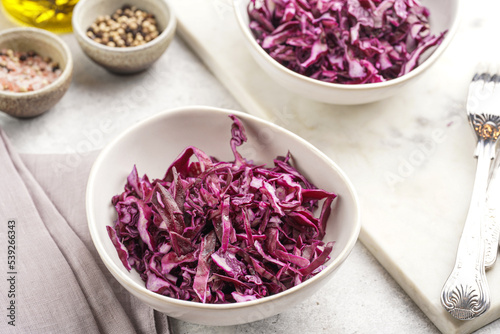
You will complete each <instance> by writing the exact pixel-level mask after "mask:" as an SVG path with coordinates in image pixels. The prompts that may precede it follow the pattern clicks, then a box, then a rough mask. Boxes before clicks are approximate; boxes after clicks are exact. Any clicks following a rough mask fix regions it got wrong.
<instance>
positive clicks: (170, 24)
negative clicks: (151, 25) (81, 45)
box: [72, 0, 177, 54]
mask: <svg viewBox="0 0 500 334" xmlns="http://www.w3.org/2000/svg"><path fill="white" fill-rule="evenodd" d="M85 3H86V1H85V0H81V1H79V2H78V3H77V4H76V6H75V9H74V10H73V17H72V25H73V33H76V34H78V35H79V36H80V37H81V38H82V39H83V40H84V41H85V42H87V43H89V44H90V45H92V46H93V47H95V48H99V49H102V50H105V51H107V52H116V53H118V54H120V53H128V52H138V51H141V50H145V49H149V48H153V47H154V46H155V45H156V44H158V43H161V41H162V40H164V39H166V38H168V37H169V36H170V35H172V33H173V32H175V29H176V26H177V18H176V16H175V15H174V12H173V10H172V7H171V6H170V5H169V4H168V2H166V1H165V0H163V3H164V5H165V8H166V9H167V11H168V16H169V17H168V21H167V25H166V26H165V29H163V30H162V31H161V32H160V34H158V37H156V38H155V39H153V40H151V41H149V42H147V43H145V44H143V45H138V46H129V47H126V48H117V47H112V46H107V45H103V44H100V43H97V42H96V41H94V40H92V39H90V38H89V37H88V36H87V35H86V34H85V32H84V30H86V29H87V28H88V27H87V28H85V27H82V26H81V25H79V24H76V20H77V17H78V15H79V14H80V10H81V8H83V6H85ZM137 6H140V5H137Z"/></svg>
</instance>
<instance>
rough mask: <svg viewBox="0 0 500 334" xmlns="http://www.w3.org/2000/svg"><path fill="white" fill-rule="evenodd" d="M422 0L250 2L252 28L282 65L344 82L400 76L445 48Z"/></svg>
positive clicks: (321, 77) (282, 0) (370, 81)
mask: <svg viewBox="0 0 500 334" xmlns="http://www.w3.org/2000/svg"><path fill="white" fill-rule="evenodd" d="M429 14H430V13H429V10H428V9H427V8H426V7H424V6H422V5H421V4H420V3H419V1H418V0H250V3H249V6H248V15H249V18H250V25H249V27H250V29H251V31H252V32H253V34H254V37H255V38H256V40H257V42H258V44H259V45H260V46H261V47H262V48H263V49H264V50H265V51H266V52H267V53H268V54H269V55H270V56H271V57H272V58H274V59H275V60H276V61H278V62H279V63H280V64H282V65H284V66H285V67H287V68H289V69H290V70H292V71H295V72H297V73H299V74H302V75H305V76H308V77H310V78H314V79H318V80H322V81H326V82H330V83H341V84H363V83H376V82H382V81H387V80H391V79H394V78H397V77H400V76H402V75H404V74H406V73H408V72H410V71H411V70H413V69H414V68H416V67H417V66H418V65H419V62H420V61H421V56H422V54H423V53H424V52H425V51H426V50H429V49H431V48H433V47H434V46H436V45H439V44H441V42H442V40H443V38H444V36H445V34H446V31H444V32H442V33H440V34H439V35H432V34H431V32H430V28H429Z"/></svg>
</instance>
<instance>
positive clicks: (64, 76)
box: [0, 27, 73, 97]
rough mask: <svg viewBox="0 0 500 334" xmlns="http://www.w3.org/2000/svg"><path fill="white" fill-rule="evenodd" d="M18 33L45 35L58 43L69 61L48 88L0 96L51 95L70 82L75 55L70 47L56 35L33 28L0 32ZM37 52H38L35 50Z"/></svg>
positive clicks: (3, 33) (7, 93)
mask: <svg viewBox="0 0 500 334" xmlns="http://www.w3.org/2000/svg"><path fill="white" fill-rule="evenodd" d="M18 32H32V34H35V35H44V36H46V37H48V38H50V39H52V40H53V42H54V43H57V44H58V45H59V46H60V47H61V49H62V50H63V52H64V54H65V56H66V58H67V61H66V65H65V66H64V70H63V71H62V73H61V75H60V76H59V77H58V78H57V79H56V80H54V81H53V82H51V83H50V84H48V85H47V86H45V87H43V88H40V89H37V90H34V91H30V92H10V91H4V90H0V95H4V96H9V97H29V96H34V95H41V94H44V93H50V91H52V90H53V89H54V88H55V87H57V86H60V85H62V84H63V83H64V82H66V80H69V79H70V77H71V75H72V73H73V55H72V54H71V51H70V49H69V47H68V45H67V44H66V43H65V42H64V41H63V40H62V39H61V38H60V37H59V36H57V35H56V34H55V33H53V32H50V31H47V30H43V29H40V28H32V27H16V28H9V29H6V30H3V31H1V32H0V36H5V35H9V34H13V33H18ZM35 51H36V50H35ZM46 56H48V57H51V55H46Z"/></svg>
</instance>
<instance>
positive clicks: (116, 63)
mask: <svg viewBox="0 0 500 334" xmlns="http://www.w3.org/2000/svg"><path fill="white" fill-rule="evenodd" d="M124 5H130V6H136V7H137V8H139V9H142V10H144V11H146V12H148V13H151V14H154V15H155V18H156V21H157V23H158V30H159V31H160V34H159V35H158V37H156V38H155V39H153V40H152V41H150V42H147V43H146V44H143V45H139V46H132V47H124V48H119V47H111V46H107V45H102V44H99V43H97V42H95V41H94V40H92V39H91V38H89V37H88V36H87V35H86V33H87V29H88V28H89V27H90V25H91V24H92V23H93V22H94V21H95V20H96V19H97V17H98V16H100V15H112V14H113V13H114V12H115V11H116V10H117V9H118V8H121V7H122V6H124ZM72 23H73V32H74V34H75V36H76V39H77V41H78V43H79V44H80V47H81V48H82V50H83V51H84V52H85V54H86V55H87V56H88V57H89V58H90V59H92V60H93V61H94V62H95V63H96V64H98V65H101V66H102V67H104V68H106V69H107V70H109V71H110V72H113V73H117V74H132V73H137V72H140V71H143V70H145V69H146V68H148V67H149V66H151V65H152V64H153V63H154V62H155V61H156V60H158V58H159V57H160V56H161V55H162V54H163V53H164V52H165V50H166V49H167V47H168V46H169V45H170V42H171V41H172V39H173V38H174V34H175V28H176V25H177V21H176V19H175V16H174V15H173V13H172V11H171V9H170V7H169V6H168V4H167V3H166V1H164V0H140V1H138V0H107V1H102V0H80V1H79V2H78V4H77V5H76V6H75V10H74V11H73V19H72Z"/></svg>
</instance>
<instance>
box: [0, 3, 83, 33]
mask: <svg viewBox="0 0 500 334" xmlns="http://www.w3.org/2000/svg"><path fill="white" fill-rule="evenodd" d="M77 2H78V0H2V4H3V7H4V9H5V12H7V14H8V15H9V16H10V17H11V18H12V19H14V21H16V22H17V23H20V24H22V25H25V26H26V25H27V26H31V27H37V28H41V29H46V30H50V31H53V32H56V33H64V32H70V31H71V30H72V29H71V17H72V14H73V8H74V7H75V5H76V3H77Z"/></svg>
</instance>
